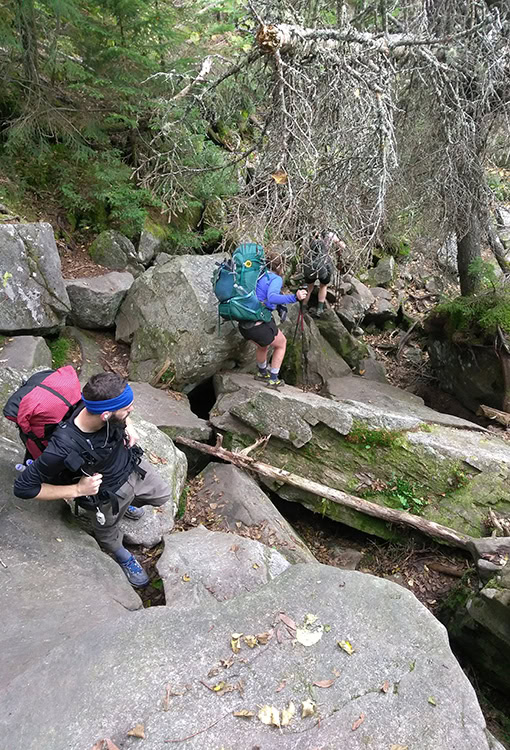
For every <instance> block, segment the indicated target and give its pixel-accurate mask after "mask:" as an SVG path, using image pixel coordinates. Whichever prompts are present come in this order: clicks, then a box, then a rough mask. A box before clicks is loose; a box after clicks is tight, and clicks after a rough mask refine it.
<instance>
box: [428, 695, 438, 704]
mask: <svg viewBox="0 0 510 750" xmlns="http://www.w3.org/2000/svg"><path fill="white" fill-rule="evenodd" d="M429 703H430V705H431V706H437V703H436V699H435V698H434V696H433V695H431V696H430V697H429Z"/></svg>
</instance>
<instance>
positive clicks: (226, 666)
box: [220, 656, 234, 669]
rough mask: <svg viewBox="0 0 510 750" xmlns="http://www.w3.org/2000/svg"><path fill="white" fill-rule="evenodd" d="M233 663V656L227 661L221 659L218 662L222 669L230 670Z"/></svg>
mask: <svg viewBox="0 0 510 750" xmlns="http://www.w3.org/2000/svg"><path fill="white" fill-rule="evenodd" d="M233 663H234V657H233V656H231V657H230V658H228V659H221V660H220V664H221V666H222V667H223V668H224V669H230V667H231V666H232V664H233Z"/></svg>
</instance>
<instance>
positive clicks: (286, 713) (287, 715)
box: [281, 701, 296, 727]
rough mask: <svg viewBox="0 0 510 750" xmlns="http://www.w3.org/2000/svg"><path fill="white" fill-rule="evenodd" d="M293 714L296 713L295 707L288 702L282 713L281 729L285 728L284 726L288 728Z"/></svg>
mask: <svg viewBox="0 0 510 750" xmlns="http://www.w3.org/2000/svg"><path fill="white" fill-rule="evenodd" d="M295 713H296V707H295V705H294V704H293V702H292V701H290V703H289V705H288V706H287V708H284V709H283V711H282V722H281V723H282V727H286V726H288V725H289V724H290V721H291V719H292V717H293V716H294V714H295Z"/></svg>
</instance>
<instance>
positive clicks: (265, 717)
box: [257, 706, 280, 727]
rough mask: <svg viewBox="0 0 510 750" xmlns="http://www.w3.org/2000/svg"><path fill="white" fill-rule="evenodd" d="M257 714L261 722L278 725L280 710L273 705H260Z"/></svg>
mask: <svg viewBox="0 0 510 750" xmlns="http://www.w3.org/2000/svg"><path fill="white" fill-rule="evenodd" d="M257 716H258V718H259V719H260V721H261V722H262V723H263V724H273V725H274V726H275V727H279V726H280V712H279V710H278V709H277V708H275V707H274V706H262V708H261V709H260V711H259V712H258V714H257Z"/></svg>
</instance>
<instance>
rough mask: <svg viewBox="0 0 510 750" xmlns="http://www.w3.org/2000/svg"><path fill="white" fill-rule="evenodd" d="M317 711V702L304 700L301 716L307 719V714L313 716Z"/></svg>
mask: <svg viewBox="0 0 510 750" xmlns="http://www.w3.org/2000/svg"><path fill="white" fill-rule="evenodd" d="M314 713H315V703H314V702H313V701H311V700H306V701H303V702H302V704H301V718H302V719H306V717H307V716H313V715H314Z"/></svg>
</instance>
